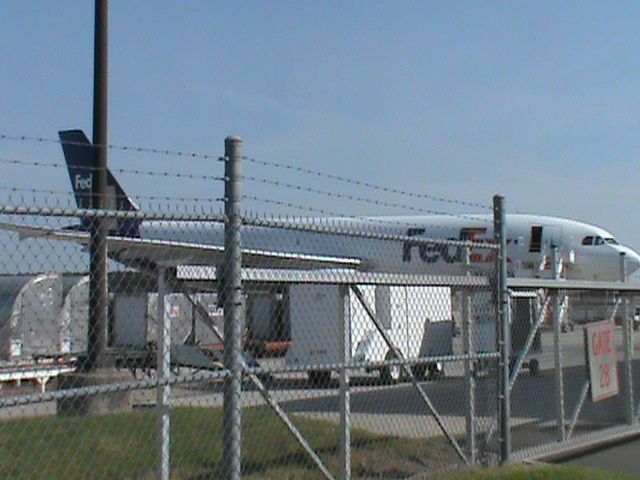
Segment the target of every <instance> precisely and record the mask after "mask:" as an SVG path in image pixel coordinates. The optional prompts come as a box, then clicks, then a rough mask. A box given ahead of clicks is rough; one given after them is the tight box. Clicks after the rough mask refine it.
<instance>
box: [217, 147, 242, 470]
mask: <svg viewBox="0 0 640 480" xmlns="http://www.w3.org/2000/svg"><path fill="white" fill-rule="evenodd" d="M242 147H243V141H242V139H241V138H239V137H227V138H226V139H225V141H224V152H225V158H224V160H225V168H224V173H225V184H224V192H225V195H224V202H225V204H224V210H225V216H226V219H225V224H224V263H223V266H222V280H221V281H223V289H224V291H223V297H224V303H223V305H224V357H223V362H224V368H225V369H226V370H227V376H226V377H225V381H224V399H223V402H224V405H223V415H224V420H223V422H224V423H223V444H224V445H223V463H224V478H225V479H227V480H236V479H239V478H240V472H241V459H242V451H241V448H242V430H241V414H242V411H241V409H242V404H241V395H242V326H243V318H242V312H243V309H242V250H241V244H240V242H241V237H240V233H241V232H240V229H241V223H242V218H241V214H242V210H241V208H242V183H241V182H242Z"/></svg>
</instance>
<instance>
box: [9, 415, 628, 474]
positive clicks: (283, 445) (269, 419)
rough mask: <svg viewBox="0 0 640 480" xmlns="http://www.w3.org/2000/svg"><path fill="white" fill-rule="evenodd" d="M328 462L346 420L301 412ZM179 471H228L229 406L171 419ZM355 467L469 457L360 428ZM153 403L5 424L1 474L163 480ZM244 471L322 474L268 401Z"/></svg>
mask: <svg viewBox="0 0 640 480" xmlns="http://www.w3.org/2000/svg"><path fill="white" fill-rule="evenodd" d="M294 421H295V423H296V425H297V426H298V427H299V428H300V430H301V431H302V433H303V434H304V436H305V438H307V439H308V441H309V443H311V445H312V446H313V448H314V449H315V450H316V452H318V454H319V455H320V457H321V458H322V459H323V461H324V462H325V464H326V465H327V466H328V468H329V469H330V470H331V471H332V472H333V473H334V474H337V472H338V470H339V451H338V445H339V438H340V432H339V429H338V426H337V425H336V424H334V423H332V422H327V421H322V420H312V419H305V418H301V417H296V418H295V420H294ZM171 422H172V423H171V429H172V436H171V467H172V470H171V472H172V474H171V478H172V479H175V480H204V479H211V478H219V477H220V476H221V474H222V437H223V436H222V412H221V410H220V409H219V408H214V409H205V408H177V409H174V410H173V411H172V416H171ZM352 445H353V449H352V473H353V476H354V478H357V477H382V478H399V477H406V476H411V475H416V474H419V473H421V472H422V473H424V472H425V471H427V472H428V471H433V470H435V469H444V468H446V467H451V466H452V465H454V464H456V463H459V462H458V460H457V458H456V456H455V454H454V452H453V449H452V448H451V447H450V446H449V445H448V444H446V443H445V442H444V441H442V440H426V441H423V440H411V439H405V438H397V437H384V436H379V435H373V434H370V433H366V432H364V431H359V430H354V431H353V432H352ZM155 455H156V445H155V414H154V412H153V410H140V411H135V412H130V413H121V414H111V415H100V416H89V417H84V418H81V417H41V418H28V419H18V420H4V421H0V478H2V479H4V478H7V479H9V478H10V479H16V480H21V479H25V480H26V479H30V480H31V479H37V478H47V479H52V480H57V479H60V480H62V479H65V480H66V479H86V478H106V479H141V480H142V479H153V478H155V462H156V460H155ZM242 470H243V476H244V478H248V479H258V478H260V479H262V478H268V479H282V478H287V479H300V480H302V479H312V478H321V476H320V474H319V472H318V470H317V469H316V468H315V466H314V465H312V464H311V462H310V460H309V458H308V457H307V455H306V454H305V453H304V452H303V450H302V448H301V447H300V446H299V445H298V444H297V443H296V442H295V441H294V440H293V438H292V436H291V434H290V433H289V432H288V431H287V430H286V429H285V427H284V426H283V425H282V423H281V422H280V420H279V419H278V418H277V417H276V416H275V415H274V414H273V413H272V412H271V410H269V409H266V408H250V409H246V410H245V411H244V412H243V463H242ZM440 478H442V479H447V480H470V479H481V480H482V479H484V480H489V479H505V480H506V479H509V480H542V479H552V480H554V479H558V480H560V479H562V480H582V479H585V480H586V479H589V480H592V479H593V480H623V479H624V480H626V479H627V478H629V477H624V476H621V475H615V474H609V473H602V472H593V471H586V470H581V469H578V468H565V467H544V468H527V467H513V468H509V469H498V470H478V471H468V472H463V473H459V474H454V475H450V476H442V477H440Z"/></svg>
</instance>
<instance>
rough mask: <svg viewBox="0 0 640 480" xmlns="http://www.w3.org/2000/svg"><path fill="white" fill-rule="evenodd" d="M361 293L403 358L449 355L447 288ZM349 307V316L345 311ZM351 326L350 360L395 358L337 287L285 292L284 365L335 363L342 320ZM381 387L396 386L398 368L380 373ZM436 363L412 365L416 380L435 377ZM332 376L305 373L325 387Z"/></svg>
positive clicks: (376, 289) (362, 311) (373, 288)
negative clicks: (287, 324)
mask: <svg viewBox="0 0 640 480" xmlns="http://www.w3.org/2000/svg"><path fill="white" fill-rule="evenodd" d="M360 291H361V292H362V294H363V295H364V298H365V299H366V301H367V302H368V303H369V305H371V308H372V309H373V311H374V312H375V313H376V315H377V316H378V319H379V321H380V323H381V324H382V325H383V326H384V329H385V331H386V332H387V334H388V335H389V337H390V338H391V339H392V341H393V343H394V345H396V347H397V348H398V350H399V351H401V352H402V354H403V355H404V356H405V357H406V358H407V359H416V358H420V357H427V356H444V355H451V354H452V353H453V351H452V348H453V347H452V335H453V322H452V318H451V289H450V288H447V287H410V286H406V287H402V286H385V285H377V286H361V287H360ZM344 308H347V309H348V312H344V311H343V309H344ZM345 315H346V316H347V318H349V321H350V328H349V331H350V332H351V337H350V345H351V356H352V358H353V360H354V361H355V362H358V363H362V364H366V363H376V362H383V361H385V360H392V359H394V358H396V353H395V352H394V351H393V350H392V349H390V348H389V346H388V345H387V344H386V342H385V341H384V338H383V336H382V335H381V333H380V332H379V331H378V329H377V328H376V326H375V325H374V323H373V322H372V321H371V319H370V317H369V315H368V314H367V312H366V310H365V308H364V307H363V305H362V303H361V302H360V301H359V300H358V298H357V296H356V294H355V293H354V292H352V291H351V292H350V293H349V301H348V304H347V305H346V306H345V305H344V303H343V297H342V295H341V292H340V288H339V287H338V286H337V285H323V284H315V285H314V284H303V285H291V286H290V287H289V319H290V320H289V321H290V324H291V342H292V346H291V348H290V349H289V351H288V352H287V354H286V356H285V360H286V362H287V364H289V365H293V366H299V365H311V366H312V365H326V364H337V363H339V360H340V356H341V350H340V345H341V343H340V335H341V330H340V329H339V328H338V326H339V325H340V322H341V321H342V318H343V316H345ZM378 370H379V374H380V378H381V380H382V381H383V382H387V383H388V382H390V381H398V380H399V379H400V375H401V368H400V366H399V365H396V366H383V367H381V368H379V369H378ZM439 371H441V369H440V370H439V369H438V366H437V365H435V364H433V365H432V364H426V363H425V364H420V365H416V372H417V375H418V377H420V378H424V376H425V373H426V372H429V373H431V374H436V373H438V372H439ZM330 373H331V372H330V371H326V370H317V369H311V370H309V372H308V374H309V378H310V380H311V381H312V382H318V381H320V382H323V383H326V382H327V381H328V379H329V375H330Z"/></svg>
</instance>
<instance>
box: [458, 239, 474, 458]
mask: <svg viewBox="0 0 640 480" xmlns="http://www.w3.org/2000/svg"><path fill="white" fill-rule="evenodd" d="M470 250H471V249H470V248H469V247H467V248H465V255H464V264H465V273H466V275H470V273H471V272H470V261H471V251H470ZM461 307H462V308H461V309H462V341H463V348H464V353H465V355H468V357H467V359H466V360H465V362H464V377H465V381H466V385H467V413H466V434H467V449H468V452H469V462H470V463H471V465H475V464H476V415H475V413H476V380H475V375H474V371H473V359H472V358H471V355H473V354H474V353H475V349H474V345H473V341H474V339H473V338H472V336H473V333H472V332H473V326H472V324H471V321H472V320H471V295H470V292H469V290H468V289H467V288H465V289H463V290H462V299H461Z"/></svg>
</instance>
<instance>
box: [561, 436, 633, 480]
mask: <svg viewBox="0 0 640 480" xmlns="http://www.w3.org/2000/svg"><path fill="white" fill-rule="evenodd" d="M564 464H566V465H579V466H582V467H589V468H599V469H601V470H608V471H612V472H617V473H624V474H626V475H631V476H632V477H634V478H640V440H635V441H632V442H628V443H623V444H621V445H616V446H615V447H611V448H606V449H604V450H600V451H598V452H593V453H590V454H588V455H584V456H581V457H577V458H573V459H571V460H568V461H567V462H564Z"/></svg>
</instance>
